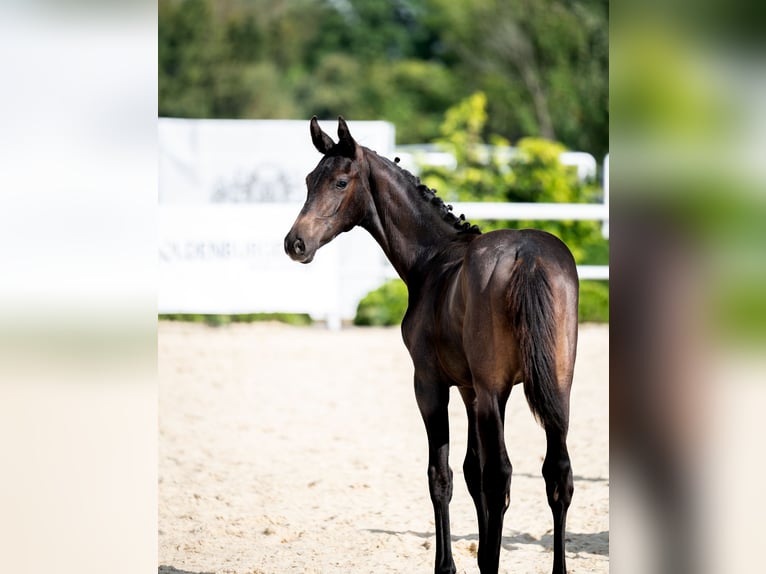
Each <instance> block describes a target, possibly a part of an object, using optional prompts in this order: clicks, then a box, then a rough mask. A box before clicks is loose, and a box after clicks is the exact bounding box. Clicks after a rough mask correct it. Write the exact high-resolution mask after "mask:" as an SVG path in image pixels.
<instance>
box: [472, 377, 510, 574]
mask: <svg viewBox="0 0 766 574" xmlns="http://www.w3.org/2000/svg"><path fill="white" fill-rule="evenodd" d="M506 399H507V397H501V396H499V395H498V394H496V393H493V392H488V391H486V390H482V391H479V392H477V400H476V426H477V430H478V433H477V436H478V444H479V461H480V468H481V495H482V497H483V500H484V507H485V508H486V531H485V535H484V539H483V540H480V541H479V571H480V572H481V573H482V574H496V573H497V570H498V567H499V563H500V547H501V543H502V536H503V518H504V517H505V511H506V510H507V509H508V506H509V504H510V490H511V476H512V474H513V467H512V465H511V461H510V459H509V458H508V452H507V451H506V448H505V438H504V420H503V419H504V415H505V400H506Z"/></svg>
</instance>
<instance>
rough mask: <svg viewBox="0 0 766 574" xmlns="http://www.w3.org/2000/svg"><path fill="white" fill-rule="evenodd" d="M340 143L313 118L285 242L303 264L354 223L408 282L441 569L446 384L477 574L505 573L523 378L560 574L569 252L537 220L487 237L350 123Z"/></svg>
mask: <svg viewBox="0 0 766 574" xmlns="http://www.w3.org/2000/svg"><path fill="white" fill-rule="evenodd" d="M338 137H339V141H338V142H337V143H335V142H334V141H333V140H332V138H331V137H330V136H328V135H327V134H326V133H324V132H323V131H322V129H321V128H320V127H319V123H318V122H317V119H316V117H314V118H313V119H312V120H311V139H312V141H313V143H314V146H315V147H316V148H317V150H319V152H320V153H322V154H323V156H324V157H323V158H322V159H321V160H320V162H319V164H318V165H317V167H316V168H315V169H314V171H312V172H311V173H310V174H309V175H308V177H307V178H306V183H307V186H308V197H307V199H306V203H305V205H304V206H303V209H302V210H301V212H300V214H299V215H298V218H297V219H296V221H295V224H294V225H293V227H292V229H291V230H290V232H289V233H288V234H287V237H285V251H286V252H287V254H288V255H289V256H290V257H291V258H292V259H294V260H296V261H300V262H301V263H309V262H310V261H311V260H312V259H313V258H314V255H315V253H316V251H317V249H319V248H320V247H322V246H323V245H324V244H326V243H328V242H329V241H331V240H332V239H333V238H335V237H336V236H337V235H338V234H340V233H342V232H344V231H349V230H350V229H352V228H353V227H355V226H357V225H358V226H361V227H363V228H364V229H366V230H367V231H368V232H369V233H370V234H371V235H372V236H373V237H374V238H375V240H376V241H377V242H378V243H379V244H380V246H381V248H382V249H383V251H384V252H385V254H386V256H387V257H388V259H389V260H390V261H391V263H392V264H393V266H394V268H395V269H396V271H397V272H398V273H399V276H400V277H401V278H402V279H403V280H404V282H405V283H406V284H407V289H408V291H409V305H408V309H407V314H406V316H405V317H404V321H403V323H402V335H403V337H404V342H405V345H406V346H407V349H408V350H409V353H410V356H411V357H412V361H413V363H414V366H415V396H416V398H417V403H418V407H419V408H420V412H421V414H422V416H423V421H424V422H425V426H426V432H427V435H428V482H429V487H430V492H431V500H432V502H433V507H434V516H435V524H436V564H435V569H434V571H435V572H437V573H454V572H455V564H454V562H453V560H452V549H451V543H450V542H451V540H450V521H449V502H450V499H451V498H452V470H451V469H450V467H449V465H448V453H449V422H448V419H447V404H448V402H449V390H450V387H452V386H456V387H457V388H458V390H459V392H460V395H461V397H462V399H463V402H464V403H465V407H466V412H467V413H468V421H469V425H468V451H467V452H466V455H465V461H464V463H463V472H464V474H465V479H466V483H467V484H468V490H469V492H470V493H471V497H472V498H473V501H474V504H475V505H476V514H477V516H478V522H479V555H478V561H479V570H480V571H481V572H482V574H491V573H492V574H494V573H496V572H497V570H498V561H499V556H500V546H501V541H502V527H503V516H504V515H505V511H506V509H507V508H508V505H509V502H510V484H511V473H512V467H511V462H510V460H509V458H508V453H507V452H506V448H505V440H504V423H505V406H506V402H507V400H508V396H509V395H510V392H511V388H512V387H513V386H514V385H516V384H518V383H521V384H522V385H523V388H524V393H525V395H526V398H527V401H528V403H529V406H530V408H531V410H532V412H533V413H534V415H535V417H536V418H537V419H538V421H539V422H540V423H541V425H542V426H543V428H544V429H545V435H546V438H547V451H546V454H545V460H544V463H543V467H542V474H543V477H544V478H545V486H546V492H547V495H548V504H549V505H550V507H551V511H552V513H553V527H554V546H553V573H554V574H564V573H565V572H566V566H565V557H564V531H565V525H566V515H567V508H568V507H569V504H570V502H571V500H572V492H573V482H572V469H571V466H570V461H569V453H568V452H567V445H566V438H567V428H568V424H569V391H570V388H571V384H572V371H573V368H574V361H575V347H576V344H577V301H578V280H577V271H576V268H575V263H574V260H573V258H572V254H571V253H570V251H569V250H568V249H567V247H566V246H565V245H564V244H563V243H562V242H561V241H560V240H559V239H557V238H556V237H554V236H553V235H550V234H548V233H545V232H543V231H538V230H534V229H522V230H510V229H509V230H501V231H493V232H490V233H486V234H482V233H481V232H480V231H479V229H478V228H477V227H475V226H472V225H470V224H469V223H466V222H465V221H464V220H463V218H462V216H461V217H460V218H457V217H455V216H454V215H453V214H452V213H451V208H450V206H447V205H445V204H444V203H443V202H442V201H441V200H440V199H438V198H437V197H435V196H434V192H433V191H432V190H429V189H428V188H427V187H426V186H424V185H422V184H421V183H420V181H419V180H418V179H417V178H416V177H415V176H413V175H412V174H410V173H409V172H407V171H405V170H403V169H401V168H400V167H399V166H397V165H396V164H395V163H393V162H391V161H389V160H387V159H385V158H383V157H380V156H379V155H378V154H376V153H375V152H374V151H372V150H370V149H367V148H365V147H363V146H360V145H358V144H357V143H356V142H355V141H354V139H353V138H352V137H351V134H350V133H349V130H348V126H347V125H346V122H345V121H344V120H343V118H339V119H338Z"/></svg>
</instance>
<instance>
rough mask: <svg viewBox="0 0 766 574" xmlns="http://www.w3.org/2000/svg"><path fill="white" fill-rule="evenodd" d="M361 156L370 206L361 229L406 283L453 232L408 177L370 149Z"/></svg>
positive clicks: (447, 242)
mask: <svg viewBox="0 0 766 574" xmlns="http://www.w3.org/2000/svg"><path fill="white" fill-rule="evenodd" d="M364 155H365V159H366V161H367V164H368V166H369V184H370V191H371V194H372V200H373V204H374V207H373V209H372V210H371V211H372V213H371V214H370V216H369V217H368V218H367V220H366V221H365V222H364V223H363V224H362V226H363V227H364V228H365V229H367V231H369V232H370V234H371V235H372V236H373V238H375V240H376V241H377V242H378V244H380V246H381V247H382V248H383V251H384V253H385V254H386V257H388V260H389V261H390V262H391V264H392V265H393V266H394V269H396V271H397V273H398V274H399V276H400V277H401V278H402V279H403V280H404V282H405V283H408V284H409V282H410V281H409V280H410V279H411V278H412V276H413V275H414V274H416V273H422V266H423V263H424V262H425V261H427V260H429V259H432V258H433V257H434V256H435V255H436V254H439V253H444V252H445V250H446V249H448V247H449V246H450V244H451V243H453V242H454V239H455V237H456V235H457V234H456V230H455V229H454V227H452V226H451V225H450V224H448V223H446V222H445V221H444V220H443V218H442V216H441V215H440V213H439V212H438V210H437V209H436V208H434V206H432V205H430V203H429V201H428V200H427V199H425V198H423V197H422V195H421V192H420V190H418V189H417V181H416V179H415V178H414V177H413V176H412V175H410V174H408V173H407V172H405V171H404V170H402V169H401V168H399V167H398V166H397V165H395V164H394V163H392V162H390V161H388V160H386V159H384V158H382V157H380V156H379V155H378V154H377V153H375V152H374V151H372V150H369V149H367V148H364Z"/></svg>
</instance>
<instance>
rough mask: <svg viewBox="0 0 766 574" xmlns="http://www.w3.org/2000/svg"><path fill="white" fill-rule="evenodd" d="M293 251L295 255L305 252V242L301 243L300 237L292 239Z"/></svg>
mask: <svg viewBox="0 0 766 574" xmlns="http://www.w3.org/2000/svg"><path fill="white" fill-rule="evenodd" d="M293 252H294V253H295V254H296V255H303V254H304V253H305V252H306V244H305V243H303V239H301V238H300V237H299V238H298V239H296V240H295V241H293Z"/></svg>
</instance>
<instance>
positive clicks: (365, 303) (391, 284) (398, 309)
mask: <svg viewBox="0 0 766 574" xmlns="http://www.w3.org/2000/svg"><path fill="white" fill-rule="evenodd" d="M406 311H407V286H406V285H405V284H404V282H403V281H402V280H401V279H392V280H391V281H387V282H386V283H384V284H383V285H381V286H380V287H378V288H377V289H375V290H374V291H370V292H369V293H368V294H367V295H366V296H365V297H364V299H362V300H361V301H360V302H359V306H358V307H357V308H356V317H354V325H364V326H389V325H399V324H400V323H401V322H402V319H403V318H404V313H405V312H406Z"/></svg>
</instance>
